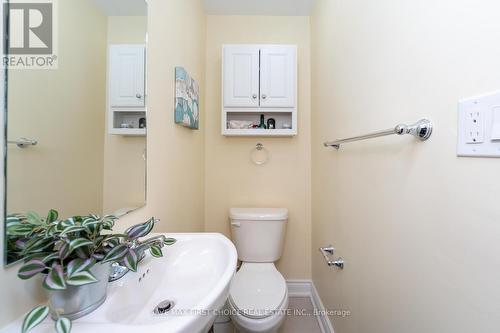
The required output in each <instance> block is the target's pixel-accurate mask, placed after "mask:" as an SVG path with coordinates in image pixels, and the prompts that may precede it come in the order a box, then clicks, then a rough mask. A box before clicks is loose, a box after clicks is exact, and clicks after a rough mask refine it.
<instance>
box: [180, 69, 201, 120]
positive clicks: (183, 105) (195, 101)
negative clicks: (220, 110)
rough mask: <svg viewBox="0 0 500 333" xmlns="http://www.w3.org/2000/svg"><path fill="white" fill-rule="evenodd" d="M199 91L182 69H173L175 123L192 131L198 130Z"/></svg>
mask: <svg viewBox="0 0 500 333" xmlns="http://www.w3.org/2000/svg"><path fill="white" fill-rule="evenodd" d="M199 98H200V91H199V87H198V83H196V81H195V80H193V79H192V78H191V76H189V74H188V73H187V72H186V70H185V69H184V68H183V67H175V111H174V112H175V123H176V124H180V125H182V126H185V127H189V128H192V129H198V128H199V122H200V102H199Z"/></svg>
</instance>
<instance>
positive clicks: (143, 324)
mask: <svg viewBox="0 0 500 333" xmlns="http://www.w3.org/2000/svg"><path fill="white" fill-rule="evenodd" d="M152 236H155V235H152ZM166 236H167V237H173V238H176V239H177V243H175V244H174V245H173V246H169V247H164V257H163V258H152V257H151V256H150V255H149V254H148V256H147V257H146V258H145V259H144V260H143V261H142V262H141V263H140V264H139V268H138V271H137V272H136V273H134V272H129V273H128V274H127V275H125V276H124V277H123V278H122V279H120V280H118V281H116V282H113V283H111V284H110V286H109V289H108V297H107V299H106V302H105V303H104V304H103V305H102V306H101V307H100V308H99V309H97V310H96V311H94V312H93V313H91V314H89V315H87V316H85V317H83V318H80V319H78V320H75V321H74V322H73V329H72V332H73V333H78V332H81V333H89V332H92V333H101V332H102V333H109V332H117V333H127V332H130V333H137V332H148V333H155V332H158V333H160V332H161V333H165V332H169V333H197V332H207V331H208V329H209V328H210V326H211V325H212V323H213V321H214V319H215V317H216V312H217V310H220V309H221V308H222V307H223V305H224V302H225V301H226V299H227V296H228V293H229V283H230V281H231V278H232V277H233V275H234V273H235V271H236V261H237V254H236V249H235V247H234V245H233V244H232V243H231V241H229V240H228V239H227V238H226V237H224V236H223V235H220V234H209V233H202V234H166ZM165 300H170V301H173V302H174V303H175V305H174V307H173V309H172V310H171V311H170V312H168V313H166V314H162V315H156V314H154V313H153V310H154V309H155V307H156V306H157V305H158V304H159V303H160V302H162V301H165ZM21 322H22V318H21V319H19V320H18V321H16V322H15V323H13V324H12V325H10V326H9V327H7V328H6V329H5V330H3V332H15V333H18V332H20V326H21ZM32 332H34V333H35V332H40V333H42V332H44V333H45V332H47V333H48V332H51V333H52V332H54V323H53V321H52V320H50V319H46V320H45V322H43V323H42V324H40V326H38V327H37V328H35V329H34V330H33V331H32Z"/></svg>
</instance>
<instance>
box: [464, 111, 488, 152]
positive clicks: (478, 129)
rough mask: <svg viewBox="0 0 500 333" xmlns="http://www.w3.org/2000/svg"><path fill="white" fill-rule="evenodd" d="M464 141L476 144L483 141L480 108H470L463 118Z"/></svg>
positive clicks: (482, 120) (482, 121) (482, 123)
mask: <svg viewBox="0 0 500 333" xmlns="http://www.w3.org/2000/svg"><path fill="white" fill-rule="evenodd" d="M465 122H466V123H465V142H467V143H469V144H478V143H483V142H484V117H483V113H482V112H481V111H480V110H471V111H468V112H467V114H466V119H465Z"/></svg>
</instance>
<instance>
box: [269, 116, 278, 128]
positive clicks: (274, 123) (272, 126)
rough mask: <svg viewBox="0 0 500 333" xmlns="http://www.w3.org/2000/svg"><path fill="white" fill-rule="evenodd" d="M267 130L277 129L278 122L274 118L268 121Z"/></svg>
mask: <svg viewBox="0 0 500 333" xmlns="http://www.w3.org/2000/svg"><path fill="white" fill-rule="evenodd" d="M267 129H276V120H275V119H274V118H269V119H268V120H267Z"/></svg>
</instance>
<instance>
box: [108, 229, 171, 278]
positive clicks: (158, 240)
mask: <svg viewBox="0 0 500 333" xmlns="http://www.w3.org/2000/svg"><path fill="white" fill-rule="evenodd" d="M156 221H158V220H156ZM156 221H155V222H156ZM166 239H167V237H165V235H158V236H155V237H151V238H149V239H146V240H145V241H142V242H141V241H139V240H138V239H136V240H134V241H133V242H132V247H131V248H132V249H134V250H135V252H136V253H137V256H138V257H139V262H141V261H142V259H144V257H145V256H146V253H145V252H146V250H148V249H150V248H151V247H152V246H155V245H158V246H160V247H161V245H163V244H164V242H165V241H166ZM129 271H130V270H129V269H128V267H126V266H123V265H122V264H120V263H118V262H114V263H112V264H111V274H109V282H113V281H116V280H119V279H121V278H122V277H124V276H125V274H127V273H128V272H129Z"/></svg>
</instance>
